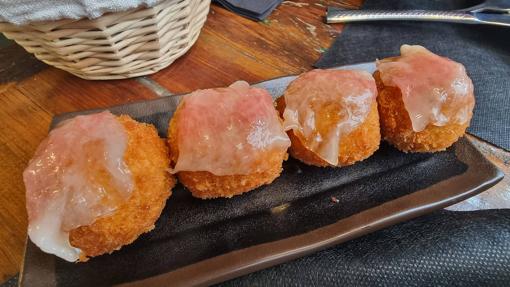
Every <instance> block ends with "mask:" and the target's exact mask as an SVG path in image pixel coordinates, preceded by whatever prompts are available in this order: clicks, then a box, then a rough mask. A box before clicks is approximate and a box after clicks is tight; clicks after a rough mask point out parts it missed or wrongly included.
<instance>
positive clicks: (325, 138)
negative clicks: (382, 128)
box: [283, 70, 377, 165]
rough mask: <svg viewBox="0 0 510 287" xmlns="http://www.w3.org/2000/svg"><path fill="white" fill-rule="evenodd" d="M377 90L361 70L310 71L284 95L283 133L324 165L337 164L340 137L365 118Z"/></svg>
mask: <svg viewBox="0 0 510 287" xmlns="http://www.w3.org/2000/svg"><path fill="white" fill-rule="evenodd" d="M376 92H377V88H376V85H375V81H374V79H373V78H372V76H371V75H370V74H369V73H367V72H363V71H347V70H345V71H341V70H312V71H310V72H307V73H304V74H302V75H300V76H299V77H298V78H297V79H296V80H294V81H293V82H292V83H291V84H290V85H289V87H288V88H287V90H286V92H285V95H284V97H285V111H284V113H283V118H284V128H285V130H292V131H293V132H294V134H295V135H296V136H297V137H298V138H300V139H301V141H302V142H303V144H305V146H306V147H307V148H308V149H309V150H311V151H313V152H314V153H315V154H317V155H318V156H319V157H321V158H322V159H323V160H325V161H326V162H328V163H330V164H332V165H337V164H338V151H339V144H340V141H341V140H342V136H344V135H346V134H348V133H350V132H351V131H353V130H354V129H355V128H356V127H358V126H359V125H360V124H361V123H363V122H364V121H365V119H366V118H367V116H368V114H369V112H370V109H371V106H372V104H374V102H375V98H376Z"/></svg>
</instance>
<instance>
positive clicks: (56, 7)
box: [0, 0, 162, 25]
mask: <svg viewBox="0 0 510 287" xmlns="http://www.w3.org/2000/svg"><path fill="white" fill-rule="evenodd" d="M161 1H162V0H109V1H103V0H0V22H9V23H13V24H17V25H23V24H28V23H30V22H36V21H46V20H60V19H81V18H89V19H94V18H97V17H99V16H101V15H103V14H104V13H108V12H121V11H127V10H129V9H133V8H137V7H152V6H154V5H156V4H158V3H159V2H161Z"/></svg>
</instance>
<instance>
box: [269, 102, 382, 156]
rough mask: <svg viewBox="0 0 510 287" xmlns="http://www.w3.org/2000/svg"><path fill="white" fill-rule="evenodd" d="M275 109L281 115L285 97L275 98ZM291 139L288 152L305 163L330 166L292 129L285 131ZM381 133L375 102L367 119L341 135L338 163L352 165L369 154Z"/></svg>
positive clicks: (376, 146) (378, 140)
mask: <svg viewBox="0 0 510 287" xmlns="http://www.w3.org/2000/svg"><path fill="white" fill-rule="evenodd" d="M276 109H277V110H278V112H279V113H280V116H282V117H283V111H284V110H285V98H284V97H283V96H281V97H279V98H278V99H277V100H276ZM287 134H288V135H289V138H290V141H291V143H292V144H291V147H290V149H289V153H290V155H291V156H292V157H293V158H296V159H298V160H300V161H302V162H304V163H306V164H309V165H315V166H331V164H329V163H328V162H326V161H325V160H323V159H322V158H320V157H319V156H318V155H317V154H316V153H314V152H313V151H311V150H309V149H308V148H307V147H306V146H305V145H304V144H303V142H302V141H301V139H300V138H299V137H297V136H296V135H295V134H294V132H293V131H292V130H290V131H287ZM380 141H381V134H380V131H379V114H378V112H377V103H374V104H373V105H372V107H371V110H370V113H369V114H368V116H367V119H366V120H365V122H364V123H362V124H361V125H360V126H359V127H357V128H356V129H355V130H354V131H352V132H351V133H349V134H348V135H346V136H343V137H342V140H341V141H340V145H339V151H338V153H339V155H338V165H337V166H347V165H352V164H354V163H356V162H358V161H362V160H364V159H366V158H368V157H369V156H371V155H372V154H373V153H374V152H375V151H376V150H378V149H379V143H380Z"/></svg>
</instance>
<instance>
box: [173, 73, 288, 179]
mask: <svg viewBox="0 0 510 287" xmlns="http://www.w3.org/2000/svg"><path fill="white" fill-rule="evenodd" d="M172 121H174V122H175V124H176V127H177V131H178V132H177V143H178V149H179V155H178V159H177V162H176V163H175V167H174V169H173V170H172V172H179V171H208V172H211V173H213V174H214V175H218V176H222V175H246V174H252V173H257V172H263V171H266V170H268V169H270V168H271V167H272V166H270V163H268V162H267V161H265V160H264V159H266V158H267V157H269V156H271V154H272V153H274V152H281V153H284V152H285V151H286V150H287V148H288V147H289V146H290V140H289V138H288V136H287V134H286V133H285V131H284V130H283V127H282V123H281V121H280V119H279V117H278V113H277V111H276V109H275V108H274V105H273V101H272V98H271V96H270V95H269V93H268V92H267V91H266V90H264V89H259V88H252V87H250V86H249V85H248V83H246V82H243V81H238V82H235V83H233V84H232V85H231V86H230V87H228V88H217V89H207V90H198V91H195V92H193V93H191V94H189V95H186V96H184V97H183V99H182V101H181V103H180V106H179V108H178V112H177V113H176V115H175V118H173V119H172Z"/></svg>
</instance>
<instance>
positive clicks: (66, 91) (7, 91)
mask: <svg viewBox="0 0 510 287" xmlns="http://www.w3.org/2000/svg"><path fill="white" fill-rule="evenodd" d="M360 2H361V0H346V1H341V0H336V1H309V0H300V1H299V2H292V1H284V2H283V4H282V5H281V6H280V7H279V8H278V9H276V10H275V12H274V13H273V14H272V15H271V16H270V17H269V19H268V20H266V21H264V22H254V21H251V20H247V19H244V18H242V17H239V16H237V15H235V14H233V13H231V12H228V11H227V10H225V9H223V8H220V7H218V6H215V5H213V6H212V7H211V12H210V13H209V17H208V20H207V22H206V24H205V27H204V28H203V30H202V32H201V35H200V37H199V39H198V42H197V43H196V44H195V45H194V46H193V47H192V48H191V50H190V51H189V52H188V53H187V54H186V55H184V56H183V57H181V58H180V59H178V60H177V61H176V62H175V63H174V64H172V65H171V66H170V67H169V68H167V69H164V70H162V71H160V72H158V73H156V74H154V75H151V76H148V77H142V78H138V79H129V80H117V81H86V80H82V79H79V78H77V77H75V76H73V75H70V74H68V73H66V72H64V71H61V70H58V69H56V68H52V67H48V66H46V65H44V64H42V63H41V62H39V61H37V60H35V59H34V58H33V57H32V56H30V55H29V54H27V53H26V52H25V51H24V50H23V49H22V48H20V47H19V46H17V45H15V44H13V43H11V42H9V41H6V40H5V39H3V40H0V93H1V95H0V130H1V133H0V165H1V169H0V182H2V186H1V192H0V223H1V227H0V242H1V244H0V282H3V281H4V280H5V279H7V278H9V277H10V276H12V275H14V274H16V273H17V272H18V271H19V266H20V263H21V260H22V256H23V246H24V243H25V237H26V228H27V217H26V212H25V191H24V186H23V181H22V176H21V174H22V171H23V169H24V168H25V167H26V165H27V162H28V160H29V159H30V158H31V156H32V154H33V152H34V150H35V149H36V147H37V145H38V144H39V142H40V141H41V140H42V139H43V138H44V137H45V136H46V134H47V131H48V127H49V123H50V121H51V118H52V117H53V115H55V114H60V113H65V112H71V111H77V110H83V109H91V108H100V107H108V106H111V105H117V104H123V103H127V102H133V101H139V100H145V99H153V98H156V97H160V96H165V95H168V94H172V93H173V94H178V93H186V92H190V91H193V90H195V89H198V88H210V87H218V86H226V85H229V84H230V83H232V82H233V81H235V80H240V79H241V80H245V81H248V82H250V83H254V82H259V81H263V80H267V79H271V78H274V77H279V76H283V75H289V74H298V73H301V72H304V71H307V70H309V69H311V68H312V64H313V63H314V62H315V61H316V60H317V59H318V58H319V56H320V54H321V53H322V52H323V51H324V50H325V49H326V48H327V47H329V45H330V44H331V42H332V41H333V40H334V38H335V37H337V36H338V34H339V33H340V32H341V30H342V25H327V24H324V23H323V20H322V17H323V16H324V14H325V9H326V8H325V7H326V6H327V5H333V6H341V7H350V8H355V7H358V6H359V4H360ZM469 138H470V139H471V140H472V141H474V142H475V144H476V145H477V146H478V147H479V148H480V149H481V150H482V152H483V153H484V154H485V155H486V156H487V157H488V158H489V159H490V160H491V161H492V162H494V163H495V164H496V165H497V166H499V167H500V168H501V169H502V170H503V171H504V172H505V173H506V174H508V173H509V172H510V167H509V162H510V154H509V153H508V152H505V151H503V150H501V149H498V148H496V147H493V146H491V145H490V144H487V143H484V142H482V141H480V140H477V139H476V138H474V137H471V136H470V137H469ZM509 190H510V179H508V177H507V179H505V180H503V181H502V182H501V183H499V184H498V185H497V186H495V187H493V188H492V189H491V190H490V191H488V192H486V193H485V194H484V196H483V197H481V198H480V197H478V199H476V200H474V201H472V202H464V203H461V204H460V205H457V207H455V208H457V209H459V208H461V209H473V208H487V207H494V206H496V207H498V206H499V207H510V204H509V202H510V199H507V200H506V201H505V200H501V199H502V198H505V196H506V197H507V198H508V197H509V196H508V195H507V194H508V191H509Z"/></svg>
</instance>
